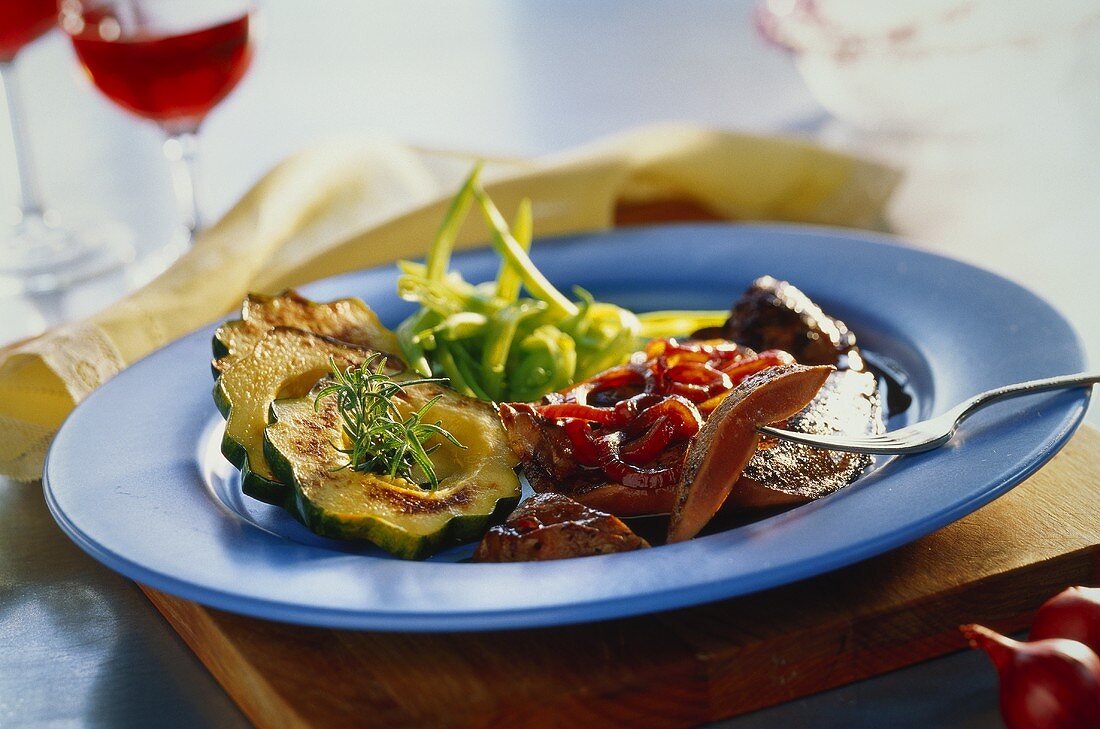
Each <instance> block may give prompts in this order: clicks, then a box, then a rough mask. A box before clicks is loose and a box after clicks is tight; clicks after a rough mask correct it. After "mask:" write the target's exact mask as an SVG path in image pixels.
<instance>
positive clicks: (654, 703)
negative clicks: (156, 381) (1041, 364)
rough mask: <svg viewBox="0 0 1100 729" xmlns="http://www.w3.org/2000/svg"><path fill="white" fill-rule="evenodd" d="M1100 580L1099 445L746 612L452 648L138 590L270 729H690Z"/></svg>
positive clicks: (842, 679) (646, 619)
mask: <svg viewBox="0 0 1100 729" xmlns="http://www.w3.org/2000/svg"><path fill="white" fill-rule="evenodd" d="M1098 582H1100V432H1097V431H1096V430H1093V429H1091V428H1088V427H1084V428H1082V429H1081V430H1080V432H1078V434H1077V435H1076V436H1075V437H1074V438H1073V440H1072V441H1071V442H1070V443H1069V444H1068V445H1067V446H1066V448H1065V449H1064V450H1063V451H1062V452H1061V453H1059V454H1058V455H1057V456H1056V457H1055V458H1054V459H1053V460H1052V461H1051V462H1050V463H1049V464H1047V465H1046V466H1045V467H1044V468H1043V469H1042V470H1041V471H1039V472H1038V473H1037V474H1035V475H1034V476H1032V477H1031V478H1030V479H1028V480H1027V481H1025V482H1024V483H1023V484H1021V485H1019V486H1017V487H1016V488H1015V489H1013V490H1012V491H1010V492H1009V493H1008V494H1006V495H1005V496H1003V497H1001V498H1000V499H998V500H997V501H995V502H993V503H992V504H989V505H988V506H986V507H984V508H982V509H981V510H979V511H977V512H975V513H974V514H972V515H970V516H969V517H967V518H965V519H963V520H961V521H959V522H956V523H955V524H952V525H950V526H948V527H945V528H944V529H941V530H940V531H938V532H936V533H934V534H932V535H930V536H928V537H925V538H923V539H921V540H918V541H916V542H914V543H912V544H909V545H907V546H904V547H901V548H899V549H896V550H894V551H892V552H889V553H887V554H884V555H881V556H879V557H876V558H874V559H871V560H868V561H866V562H863V563H861V564H858V565H854V566H852V567H848V568H846V569H842V570H839V571H837V572H833V573H830V574H827V575H824V576H821V577H818V578H814V579H811V580H807V581H805V582H801V583H798V584H795V585H790V586H787V587H783V588H779V589H775V590H770V591H768V592H764V593H760V594H756V595H751V596H748V597H742V598H737V599H734V600H727V601H723V602H718V603H713V604H710V605H703V606H700V607H694V608H688V609H684V610H676V611H672V612H666V613H660V614H656V615H649V616H642V617H637V618H629V619H624V620H616V621H609V622H603V623H594V624H589V625H580V626H572V627H564V628H547V629H539V630H521V631H510V632H497V633H458V634H444V635H422V634H392V633H391V634H387V633H365V632H350V631H338V630H324V629H316V628H303V627H299V626H290V625H283V624H279V623H271V622H267V621H263V620H257V619H253V618H246V617H241V616H238V615H232V614H229V613H225V612H220V611H217V610H211V609H208V608H204V607H202V606H200V605H196V604H194V603H191V602H187V601H185V600H181V599H179V598H175V597H170V596H168V595H165V594H162V593H159V592H155V591H153V590H150V589H146V590H145V592H146V594H148V596H149V598H150V599H151V600H152V601H153V603H154V604H155V605H156V606H157V607H158V608H159V609H160V611H161V612H162V613H164V615H165V617H167V618H168V620H169V622H170V623H171V624H172V625H173V626H174V627H175V628H176V630H177V631H179V633H180V635H181V636H183V639H184V640H185V641H187V643H188V644H189V645H190V646H191V647H192V649H194V651H195V653H197V654H198V656H199V658H201V659H202V661H203V662H204V663H205V664H206V666H207V667H208V668H209V669H210V671H211V672H212V673H213V674H214V676H215V677H216V678H217V679H218V681H220V682H221V684H222V686H224V687H225V689H226V691H227V692H228V693H229V695H230V696H232V697H233V699H234V700H235V701H236V702H237V703H238V704H239V705H240V707H241V708H242V709H243V710H244V712H245V713H246V714H247V715H248V716H249V717H250V718H251V719H252V721H253V722H255V723H256V724H257V725H258V726H260V727H297V726H316V727H327V726H384V727H398V726H459V727H474V726H495V727H522V726H556V725H581V726H587V725H591V724H596V723H599V724H602V725H617V726H631V727H646V726H660V727H665V726H688V725H693V724H698V723H701V722H706V721H713V720H717V719H721V718H725V717H729V716H732V715H735V714H739V713H743V712H746V711H751V710H753V709H758V708H761V707H764V706H768V705H771V704H775V703H779V702H782V701H787V700H789V699H793V698H796V697H799V696H805V695H807V694H811V693H814V692H817V691H821V690H823V689H827V688H831V687H834V686H839V685H842V684H845V683H849V682H851V681H855V680H858V679H861V678H866V677H868V676H873V675H876V674H879V673H883V672H885V671H890V670H893V669H895V668H899V667H901V666H905V665H909V664H912V663H916V662H918V661H922V660H925V659H927V658H931V657H933V656H938V655H941V654H944V653H948V652H950V651H954V650H958V649H960V648H962V647H963V641H962V639H961V637H960V635H959V633H958V631H957V629H956V628H957V626H958V625H959V624H960V623H963V622H980V623H984V624H986V625H990V626H994V627H996V628H999V629H1001V630H1002V631H1015V630H1020V629H1023V628H1025V627H1026V626H1027V625H1028V624H1029V623H1030V620H1031V616H1032V614H1033V612H1034V610H1035V609H1036V608H1037V607H1038V606H1039V605H1040V604H1041V603H1042V602H1043V600H1045V599H1046V598H1047V597H1049V596H1050V595H1053V594H1054V593H1055V592H1057V591H1059V590H1060V589H1062V588H1063V587H1065V586H1067V585H1072V584H1091V585H1095V584H1097V583H1098Z"/></svg>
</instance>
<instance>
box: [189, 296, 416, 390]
mask: <svg viewBox="0 0 1100 729" xmlns="http://www.w3.org/2000/svg"><path fill="white" fill-rule="evenodd" d="M275 327H291V328H293V329H301V330H302V331H305V332H313V333H314V334H322V335H324V336H326V337H330V338H332V339H337V340H339V341H341V342H349V343H351V344H358V345H361V346H364V347H369V348H370V349H373V350H376V351H380V352H400V351H401V350H400V349H398V344H397V339H396V337H395V336H394V334H393V332H391V331H390V330H389V329H386V328H385V327H384V326H382V323H381V322H380V321H379V320H378V316H377V315H376V314H375V313H374V312H373V311H372V310H371V309H370V307H368V306H367V305H366V304H364V303H363V302H362V301H360V300H359V299H337V300H336V301H330V302H328V303H318V302H316V301H310V300H309V299H307V298H305V297H304V296H301V295H300V294H299V293H298V292H296V291H293V290H288V291H284V292H283V293H281V294H277V295H275V296H265V295H263V294H249V295H248V298H246V299H245V300H244V303H243V304H242V305H241V318H240V319H234V320H232V321H227V322H226V323H225V324H222V325H221V326H220V327H218V329H217V331H215V332H214V340H213V342H212V346H213V350H214V361H213V362H211V369H212V370H213V372H214V377H217V376H218V375H220V374H221V373H223V372H225V371H226V370H228V369H229V368H230V367H232V366H233V365H234V364H235V363H236V362H237V361H238V360H239V359H241V358H242V357H244V356H246V355H248V353H249V352H251V351H252V350H253V348H255V346H256V344H257V343H258V342H259V341H260V339H262V338H263V336H264V335H265V334H267V333H268V332H269V331H271V330H272V329H274V328H275Z"/></svg>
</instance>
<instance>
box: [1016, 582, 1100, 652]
mask: <svg viewBox="0 0 1100 729" xmlns="http://www.w3.org/2000/svg"><path fill="white" fill-rule="evenodd" d="M1043 638H1069V639H1070V640H1079V641H1081V642H1082V643H1084V644H1085V645H1087V646H1088V647H1089V648H1092V650H1093V651H1094V652H1096V653H1097V654H1098V655H1100V588H1097V587H1069V588H1066V589H1065V590H1063V591H1062V592H1059V593H1058V594H1057V595H1055V596H1054V597H1052V598H1050V599H1049V600H1047V601H1046V602H1044V603H1043V605H1042V607H1040V608H1039V612H1038V613H1036V614H1035V622H1034V623H1032V625H1031V633H1030V634H1029V635H1028V639H1029V640H1041V639H1043Z"/></svg>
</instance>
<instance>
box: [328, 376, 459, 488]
mask: <svg viewBox="0 0 1100 729" xmlns="http://www.w3.org/2000/svg"><path fill="white" fill-rule="evenodd" d="M329 365H330V367H331V368H332V383H331V384H328V385H326V386H325V387H323V388H321V390H320V391H319V392H318V393H317V396H316V398H315V399H314V402H313V405H314V407H315V408H319V407H320V403H321V400H322V399H323V398H325V397H329V396H335V397H336V408H337V410H338V411H339V413H340V423H341V427H342V429H343V432H344V436H345V437H346V439H347V442H348V443H350V444H351V447H350V448H341V447H340V446H339V445H337V444H333V447H334V448H336V449H337V450H338V451H340V452H341V453H345V454H347V456H348V459H349V461H348V464H347V465H346V466H344V468H352V469H354V470H356V471H361V472H363V473H385V474H388V475H390V476H394V477H400V478H403V479H405V480H406V481H409V482H410V483H417V480H416V478H415V477H414V476H413V469H414V468H417V467H419V469H420V471H421V472H422V473H423V474H424V476H425V478H427V480H428V483H427V488H428V490H430V491H434V490H435V489H436V488H437V487H438V486H439V478H438V477H437V476H436V473H435V467H434V466H433V465H432V459H431V454H432V451H434V450H435V449H436V448H438V447H439V445H440V444H439V443H436V444H434V445H431V446H427V447H426V446H425V443H426V442H427V441H429V440H431V439H432V438H434V437H436V436H438V437H440V438H444V439H446V440H447V441H449V442H450V443H451V444H452V445H455V446H457V447H459V448H465V446H464V445H462V444H461V443H459V442H458V439H456V438H455V437H454V436H453V435H451V433H449V432H448V431H447V430H446V429H445V428H444V427H443V425H442V423H440V422H438V421H437V422H435V423H427V422H424V418H425V416H426V415H427V413H428V411H429V410H430V409H431V408H432V406H433V405H435V403H436V402H437V401H438V400H439V398H440V397H442V396H441V395H436V396H435V397H433V398H432V399H431V400H429V401H428V402H426V403H424V406H423V407H421V408H420V409H419V410H417V411H416V412H414V413H412V414H411V415H409V416H408V417H407V418H402V417H401V413H400V411H398V409H397V406H396V405H395V404H394V402H393V399H394V398H395V397H396V396H397V395H399V394H400V393H402V392H404V390H405V388H407V387H412V386H414V385H423V384H427V383H431V382H446V381H447V380H446V378H440V377H422V378H419V379H415V380H404V381H402V382H396V381H394V380H393V379H391V378H390V376H389V375H387V374H386V373H385V368H386V358H385V357H384V356H382V355H381V354H372V355H371V356H370V357H369V358H368V359H367V361H366V362H364V363H363V364H361V365H360V366H358V367H354V366H353V367H348V368H347V369H344V370H341V369H340V368H339V367H338V366H337V365H336V360H335V359H332V358H329ZM421 487H422V488H423V485H422V486H421Z"/></svg>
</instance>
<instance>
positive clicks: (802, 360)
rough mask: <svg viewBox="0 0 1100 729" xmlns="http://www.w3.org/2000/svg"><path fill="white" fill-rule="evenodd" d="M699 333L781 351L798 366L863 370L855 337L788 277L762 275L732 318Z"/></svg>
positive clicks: (759, 348) (738, 305)
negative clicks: (795, 361) (792, 357)
mask: <svg viewBox="0 0 1100 729" xmlns="http://www.w3.org/2000/svg"><path fill="white" fill-rule="evenodd" d="M695 336H696V337H713V336H719V337H724V338H726V339H732V340H733V341H735V342H737V343H738V344H742V345H744V346H746V347H751V348H752V349H755V350H758V351H763V350H765V349H782V350H783V351H785V352H790V353H791V354H792V355H793V356H794V358H795V359H796V360H797V361H798V362H799V364H805V365H825V364H828V365H836V366H838V367H840V368H848V369H854V370H861V369H863V361H862V359H861V358H860V356H859V350H858V349H857V348H856V336H855V334H853V333H852V331H851V330H850V329H848V327H847V326H845V324H844V322H842V321H840V320H839V319H834V318H832V317H831V316H829V315H828V314H826V313H825V312H823V311H822V310H821V307H819V306H818V305H817V304H815V303H814V302H813V301H811V300H810V297H808V296H806V294H804V293H802V292H801V291H799V290H798V289H797V288H795V287H794V286H792V285H791V284H789V283H787V282H786V281H778V280H776V279H774V278H772V277H771V276H763V277H761V278H758V279H756V280H755V281H753V282H752V285H751V286H750V287H749V288H748V290H747V291H745V293H744V294H742V295H741V298H740V299H738V300H737V301H736V302H734V304H733V308H732V310H731V312H730V318H729V319H727V320H726V323H725V324H724V325H723V326H722V327H720V328H718V329H717V330H715V329H707V330H705V331H699V332H696V333H695Z"/></svg>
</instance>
